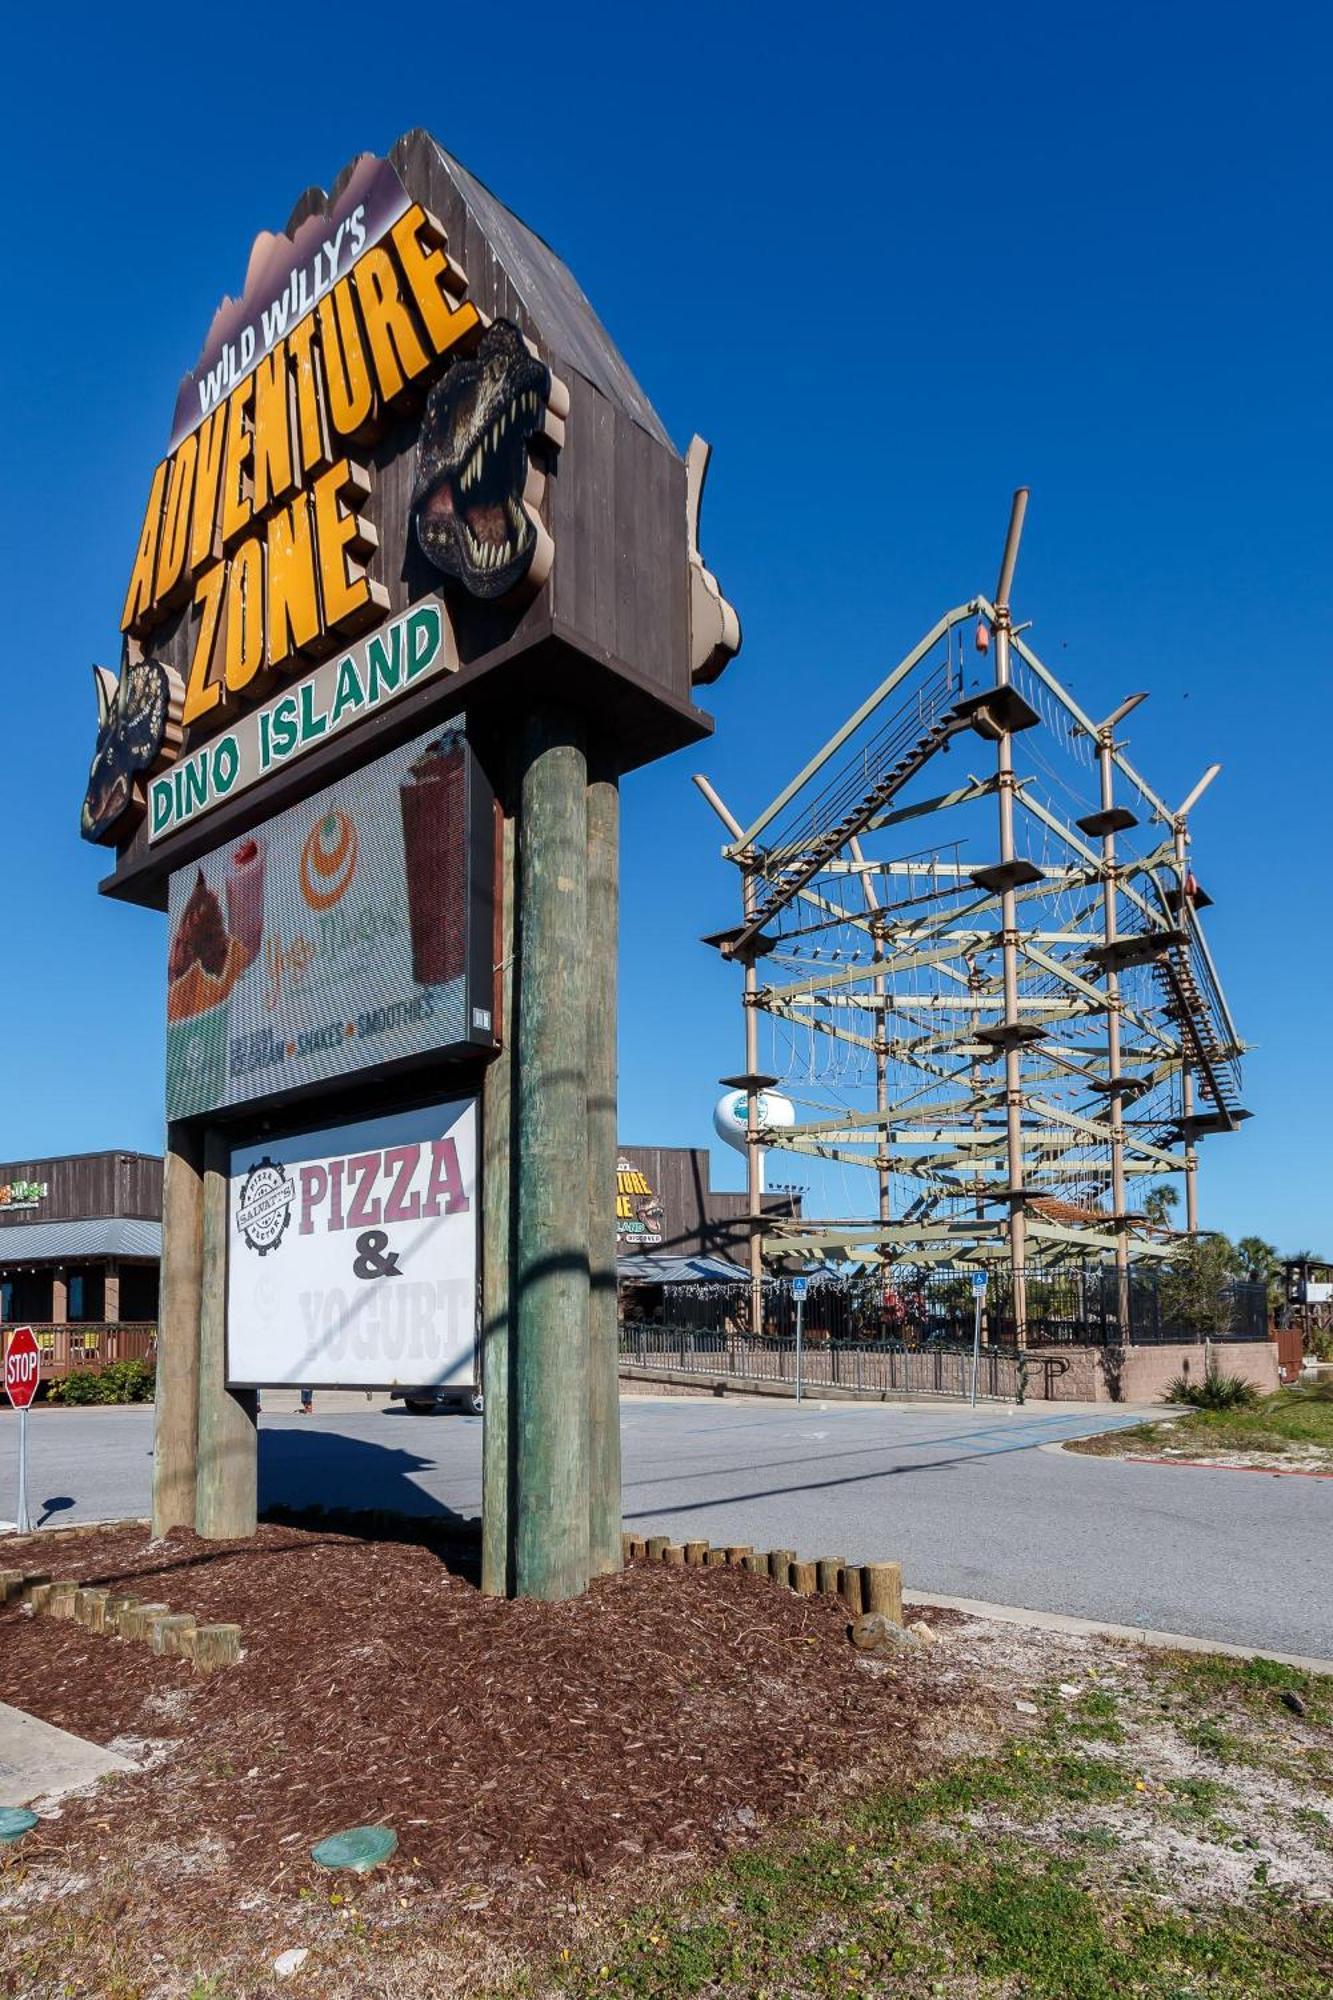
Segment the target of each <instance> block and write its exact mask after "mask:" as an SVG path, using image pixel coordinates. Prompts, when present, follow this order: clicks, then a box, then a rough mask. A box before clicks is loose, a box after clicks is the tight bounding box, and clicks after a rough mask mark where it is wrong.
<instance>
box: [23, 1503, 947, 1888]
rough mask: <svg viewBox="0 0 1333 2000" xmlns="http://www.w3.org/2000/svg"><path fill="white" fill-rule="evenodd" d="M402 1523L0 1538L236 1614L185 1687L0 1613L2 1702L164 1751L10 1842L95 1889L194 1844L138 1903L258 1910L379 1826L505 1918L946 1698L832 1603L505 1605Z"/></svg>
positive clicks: (676, 1850)
mask: <svg viewBox="0 0 1333 2000" xmlns="http://www.w3.org/2000/svg"><path fill="white" fill-rule="evenodd" d="M405 1532H407V1533H415V1538H414V1539H405V1540H395V1539H392V1538H385V1537H384V1536H383V1535H381V1536H380V1538H378V1539H368V1538H367V1539H363V1538H360V1537H358V1536H357V1535H354V1534H347V1533H339V1532H333V1531H330V1530H326V1529H319V1528H315V1529H307V1528H299V1527H292V1526H279V1525H267V1526H264V1527H261V1529H260V1531H259V1533H258V1535H257V1536H256V1537H255V1538H254V1540H253V1541H250V1542H241V1543H210V1542H203V1541H200V1540H199V1539H197V1538H196V1537H195V1536H193V1535H191V1534H187V1533H178V1534H174V1535H172V1536H171V1537H170V1538H169V1539H168V1540H166V1541H164V1542H160V1543H157V1544H153V1545H150V1544H149V1542H148V1538H147V1531H146V1530H145V1529H143V1528H134V1529H117V1530H109V1531H104V1532H99V1533H93V1534H77V1535H76V1534H70V1535H55V1534H51V1533H47V1534H44V1535H41V1536H40V1537H35V1538H33V1539H32V1540H30V1541H28V1542H17V1541H7V1542H6V1543H5V1545H4V1563H5V1565H6V1566H12V1567H15V1568H27V1569H37V1568H39V1567H40V1568H41V1569H42V1570H43V1571H45V1572H48V1573H50V1574H52V1575H55V1576H73V1577H77V1578H79V1579H80V1580H81V1581H84V1582H87V1583H92V1582H97V1583H101V1584H107V1585H113V1586H115V1585H123V1586H128V1587H130V1588H133V1589H135V1590H136V1591H138V1592H139V1594H140V1595H141V1596H149V1595H151V1596H152V1597H154V1598H160V1599H162V1600H163V1601H165V1602H167V1603H169V1604H170V1605H171V1606H172V1608H173V1609H180V1610H189V1611H193V1612H194V1613H196V1615H197V1616H198V1617H199V1618H200V1620H201V1622H202V1621H205V1620H207V1621H221V1620H235V1621H237V1622H239V1624H240V1625H241V1626H242V1628H243V1634H244V1640H243V1643H244V1647H245V1652H244V1656H243V1658H242V1660H241V1662H240V1663H239V1665H236V1666H233V1667H230V1668H227V1669H224V1670H223V1671H221V1672H219V1673H217V1674H215V1675H213V1676H211V1677H209V1678H205V1679H201V1678H199V1677H197V1676H196V1675H195V1674H194V1672H193V1670H192V1669H191V1668H190V1666H189V1665H188V1664H186V1663H185V1662H182V1661H177V1660H168V1659H163V1658H158V1657H156V1656H154V1655H153V1654H152V1653H151V1652H150V1651H149V1649H148V1648H147V1647H146V1646H141V1645H131V1644H126V1643H123V1642H121V1641H119V1640H117V1639H113V1638H106V1637H101V1636H96V1635H93V1634H91V1633H88V1632H86V1631H85V1630H83V1629H82V1628H81V1627H79V1626H77V1625H74V1624H70V1623H63V1622H57V1621H55V1620H51V1619H47V1618H34V1617H32V1616H31V1614H30V1613H28V1612H25V1611H21V1610H19V1609H18V1608H17V1607H16V1606H13V1605H11V1606H10V1607H8V1608H7V1609H6V1610H4V1611H3V1612H0V1700H4V1701H8V1702H12V1703H14V1704H15V1705H16V1706H18V1707H21V1708H25V1709H27V1710H28V1711H30V1712H31V1713H33V1714H36V1715H40V1716H42V1717H44V1718H45V1719H46V1720H47V1721H49V1722H53V1723H56V1724H58V1725H60V1726H61V1727H64V1728H67V1729H71V1730H74V1731H77V1732H78V1733H79V1734H81V1735H84V1736H88V1737H91V1738H93V1739H94V1740H95V1741H98V1742H101V1743H107V1742H109V1741H111V1740H113V1739H115V1738H118V1737H126V1736H130V1737H140V1738H148V1739H156V1740H161V1739H163V1738H167V1739H170V1740H171V1749H170V1754H169V1756H168V1757H167V1758H166V1759H165V1761H163V1762H162V1763H160V1764H159V1765H158V1766H157V1767H156V1768H154V1769H151V1770H145V1771H143V1772H140V1773H136V1774H135V1775H134V1776H131V1777H127V1778H125V1779H124V1780H120V1781H117V1782H115V1783H114V1784H113V1785H111V1786H110V1787H109V1788H108V1787H103V1788H101V1790H100V1791H99V1793H98V1795H97V1796H96V1797H95V1798H92V1799H89V1800H86V1801H85V1800H78V1799H68V1800H66V1801H65V1802H64V1804H63V1808H62V1812H61V1814H60V1817H59V1820H58V1821H56V1822H47V1823H46V1824H44V1825H43V1827H42V1828H41V1829H40V1830H39V1833H38V1834H35V1835H32V1836H30V1837H29V1841H28V1842H25V1843H24V1850H23V1852H24V1858H25V1859H26V1860H27V1861H29V1862H31V1861H33V1860H37V1859H39V1858H40V1859H41V1860H43V1861H46V1862H58V1863H61V1864H62V1865H67V1866H69V1867H72V1868H73V1867H77V1869H78V1870H79V1872H80V1874H81V1875H83V1876H85V1877H87V1876H92V1877H93V1878H95V1877H96V1872H97V1869H98V1866H99V1861H104V1860H105V1859H106V1858H107V1857H108V1856H109V1855H110V1854H112V1853H115V1852H117V1851H118V1852H120V1853H121V1854H122V1855H123V1853H124V1846H123V1842H124V1840H125V1838H126V1836H127V1835H128V1834H132V1835H133V1838H134V1840H135V1841H136V1842H143V1843H144V1844H145V1849H146V1850H148V1849H153V1850H155V1851H157V1852H159V1853H169V1852H171V1851H173V1850H176V1851H179V1852H180V1853H182V1854H187V1853H193V1854H195V1855H197V1854H198V1853H199V1851H200V1845H201V1843H203V1844H204V1845H205V1846H206V1848H207V1850H208V1852H209V1856H210V1859H209V1861H208V1866H207V1869H206V1870H205V1871H204V1872H203V1873H202V1874H201V1873H200V1872H199V1871H198V1868H197V1867H196V1868H193V1869H192V1868H190V1867H186V1868H183V1869H182V1870H180V1871H179V1873H178V1874H174V1875H172V1876H171V1877H170V1880H169V1883H159V1885H158V1887H157V1889H156V1892H155V1893H156V1895H157V1897H158V1898H159V1899H161V1898H163V1897H165V1898H167V1899H168V1900H169V1903H170V1905H171V1908H172V1911H173V1912H177V1913H179V1914H180V1915H182V1916H184V1915H186V1914H188V1913H190V1912H193V1913H194V1915H195V1916H196V1917H197V1918H198V1919H199V1921H201V1922H202V1921H204V1920H205V1918H206V1917H207V1914H208V1913H209V1911H210V1909H211V1910H214V1911H219V1912H220V1911H221V1909H222V1908H223V1906H224V1905H225V1904H226V1903H227V1902H228V1901H230V1903H231V1906H232V1908H233V1909H234V1908H235V1907H236V1898H237V1896H238V1895H241V1894H242V1893H243V1892H245V1891H253V1892H258V1893H259V1895H260V1897H261V1898H262V1900H263V1902H264V1903H265V1905H267V1906H270V1907H271V1906H272V1904H273V1902H274V1901H275V1900H276V1901H277V1902H278V1903H279V1904H282V1903H287V1901H288V1898H290V1897H295V1896H296V1895H297V1893H298V1892H299V1891H300V1890H302V1889H306V1890H307V1892H309V1891H310V1889H311V1887H312V1885H315V1887H316V1892H317V1893H318V1894H320V1895H322V1896H327V1893H328V1891H329V1888H330V1885H331V1878H330V1877H329V1876H327V1875H321V1874H320V1873H319V1872H318V1871H316V1870H315V1869H314V1868H313V1866H312V1864H311V1863H310V1861H309V1848H310V1846H311V1844H312V1843H313V1842H314V1841H316V1840H319V1839H320V1838H322V1837H323V1836H324V1835H326V1834H329V1833H332V1832H335V1831H337V1830H339V1829H341V1828H344V1827H349V1826H355V1825H359V1824H363V1823H366V1822H372V1821H382V1822H385V1823H387V1824H389V1825H390V1826H392V1827H394V1828H395V1830H396V1831H397V1833H398V1836H399V1841H400V1849H399V1855H398V1857H396V1860H395V1863H394V1864H393V1866H396V1867H400V1868H401V1869H402V1870H403V1871H409V1870H410V1875H411V1878H412V1884H413V1888H414V1895H415V1894H416V1893H418V1892H419V1891H421V1890H423V1889H424V1890H433V1891H435V1892H440V1891H444V1892H446V1893H447V1894H448V1896H449V1898H450V1900H451V1901H453V1899H455V1898H456V1899H457V1903H456V1905H455V1906H456V1907H462V1908H464V1909H466V1908H469V1907H471V1908H476V1909H479V1908H481V1907H483V1906H484V1905H486V1904H488V1903H489V1902H490V1901H491V1900H493V1899H494V1898H495V1897H496V1896H497V1895H498V1896H499V1897H500V1898H501V1900H502V1901H503V1902H507V1903H508V1904H509V1905H510V1906H511V1907H512V1906H513V1904H514V1902H515V1899H517V1901H519V1902H522V1901H523V1900H524V1894H523V1891H524V1888H525V1886H526V1888H528V1889H536V1890H538V1891H540V1892H541V1893H543V1894H546V1895H549V1894H552V1893H554V1892H555V1890H556V1889H557V1888H558V1886H559V1885H561V1884H563V1885H565V1887H566V1890H567V1891H568V1892H569V1893H575V1894H576V1893H578V1892H579V1890H580V1888H581V1887H582V1886H586V1885H587V1884H589V1883H591V1882H594V1881H597V1880H599V1879H602V1878H605V1877H607V1876H609V1875H611V1874H612V1873H614V1872H615V1871H616V1870H617V1868H618V1867H620V1866H621V1865H623V1864H625V1863H627V1862H628V1863H631V1864H633V1865H635V1866H636V1867H637V1866H640V1865H641V1864H642V1862H643V1861H644V1860H645V1859H653V1858H656V1859H660V1858H662V1857H667V1856H671V1855H676V1854H678V1855H681V1856H682V1857H684V1856H687V1855H688V1856H690V1857H705V1858H706V1857H708V1856H709V1855H712V1854H717V1853H718V1852H720V1851H723V1850H725V1849H727V1848H728V1847H731V1846H735V1845H737V1844H741V1843H744V1842H745V1841H747V1840H748V1839H751V1838H753V1837H754V1832H755V1830H756V1829H757V1828H758V1827H760V1826H762V1825H763V1824H764V1823H765V1822H768V1821H771V1820H773V1819H774V1818H777V1817H780V1816H785V1815H788V1814H790V1813H791V1812H792V1811H793V1810H794V1809H795V1808H797V1807H798V1806H799V1804H800V1802H801V1801H802V1800H803V1799H804V1798H806V1797H807V1795H809V1794H811V1793H812V1790H814V1789H815V1788H817V1787H818V1786H820V1785H821V1784H827V1783H828V1782H829V1781H830V1780H831V1779H832V1780H834V1781H836V1780H837V1778H838V1777H840V1776H844V1775H845V1774H846V1773H847V1772H848V1771H850V1770H853V1769H856V1768H858V1767H859V1768H865V1767H866V1766H867V1765H869V1764H879V1763H881V1762H882V1761H883V1760H884V1759H886V1758H888V1759H890V1760H891V1761H892V1762H893V1763H894V1765H895V1766H896V1767H897V1768H899V1769H904V1768H906V1767H908V1766H909V1765H910V1764H911V1763H912V1762H913V1753H912V1745H913V1740H914V1738H915V1737H916V1735H917V1734H918V1732H919V1730H920V1727H921V1723H922V1720H923V1717H924V1715H925V1713H926V1711H928V1710H929V1709H931V1708H933V1707H935V1706H938V1705H941V1704H942V1703H943V1701H944V1699H945V1695H944V1693H943V1691H938V1692H936V1691H934V1690H933V1676H932V1674H931V1673H930V1672H929V1670H928V1667H927V1666H926V1665H924V1664H923V1662H922V1660H921V1659H919V1658H918V1659H912V1660H908V1659H904V1660H903V1661H902V1662H901V1664H898V1663H894V1664H892V1665H891V1666H890V1668H889V1670H888V1671H886V1672H883V1673H880V1674H878V1675H873V1676H872V1675H870V1674H867V1673H866V1672H865V1671H864V1670H863V1669H862V1667H861V1666H860V1665H858V1660H857V1656H856V1654H855V1653H854V1652H853V1650H852V1648H851V1647H850V1646H849V1644H848V1643H847V1638H846V1619H845V1615H844V1614H843V1612H842V1611H841V1609H840V1607H839V1606H838V1605H837V1604H836V1603H834V1602H830V1601H828V1600H826V1599H818V1598H814V1599H807V1598H799V1597H796V1596H794V1595H793V1594H792V1593H790V1592H788V1591H785V1590H782V1589H779V1588H778V1587H777V1586H776V1585H774V1584H771V1583H769V1582H768V1581H767V1580H766V1579H764V1578H762V1577H756V1576H751V1575H748V1574H746V1573H744V1572H742V1571H738V1570H732V1569H721V1570H717V1569H710V1570H702V1569H699V1570H695V1569H669V1568H666V1567H664V1566H662V1565H657V1564H654V1565H651V1566H650V1565H648V1564H646V1563H636V1564H634V1565H632V1566H631V1567H630V1568H628V1569H627V1570H625V1571H624V1572H623V1573H622V1574H621V1575H618V1576H614V1577H608V1578H604V1579H602V1580H601V1581H600V1582H598V1583H596V1584H594V1586H593V1587H592V1589H590V1590H589V1591H588V1592H587V1594H586V1595H585V1596H583V1597H581V1598H578V1599H575V1600H574V1601H572V1602H570V1603H568V1604H561V1605H539V1604H533V1603H526V1602H517V1603H506V1602H502V1601H499V1600H495V1599H490V1598H485V1597H483V1596H481V1594H480V1593H479V1591H478V1590H477V1589H476V1588H475V1587H474V1585H473V1584H472V1583H471V1582H470V1581H468V1580H467V1577H466V1575H464V1574H459V1573H458V1572H459V1570H460V1569H462V1570H464V1571H465V1570H466V1569H467V1566H468V1565H467V1561H466V1559H464V1560H462V1561H460V1560H459V1556H458V1550H457V1548H456V1547H454V1548H451V1547H449V1546H447V1545H445V1544H440V1545H432V1544H431V1542H430V1540H429V1538H428V1535H426V1534H425V1533H424V1531H411V1530H407V1531H405ZM949 1695H950V1697H951V1698H952V1700H953V1701H956V1700H957V1698H958V1690H957V1687H956V1685H955V1686H954V1687H953V1688H951V1689H950V1690H949ZM18 1853H19V1850H14V1854H15V1856H17V1855H18ZM4 1865H9V1864H8V1863H6V1864H4ZM390 1873H391V1871H381V1875H382V1876H386V1875H388V1874H390ZM380 1879H381V1878H379V1877H377V1878H376V1880H377V1881H378V1880H380ZM394 1886H395V1888H396V1887H398V1886H400V1885H398V1884H395V1885H394ZM241 1907H244V1904H243V1903H242V1905H241ZM157 1915H158V1918H159V1920H163V1919H165V1918H167V1916H168V1911H167V1909H166V1908H165V1907H163V1904H162V1902H161V1901H159V1903H158V1909H157Z"/></svg>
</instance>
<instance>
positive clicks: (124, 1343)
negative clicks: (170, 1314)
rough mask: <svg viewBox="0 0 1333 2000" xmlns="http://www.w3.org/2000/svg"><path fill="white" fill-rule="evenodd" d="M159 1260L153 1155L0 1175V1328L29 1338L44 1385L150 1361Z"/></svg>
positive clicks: (24, 1164) (4, 1168)
mask: <svg viewBox="0 0 1333 2000" xmlns="http://www.w3.org/2000/svg"><path fill="white" fill-rule="evenodd" d="M161 1256H162V1162H161V1160H160V1159H159V1158H158V1157H156V1156H155V1155H153V1154H148V1153H121V1152H113V1153H75V1154H68V1155H65V1156H64V1157H62V1158H59V1159H47V1160H16V1161H10V1162H9V1163H8V1164H6V1165H0V1325H3V1326H11V1325H15V1324H19V1325H26V1326H31V1327H32V1328H33V1330H34V1332H35V1333H36V1334H37V1337H38V1340H39V1342H40V1344H41V1345H42V1348H43V1350H44V1354H43V1375H44V1376H45V1377H47V1378H49V1377H51V1376H53V1375H56V1376H58V1375H63V1374H66V1373H68V1371H69V1370H70V1368H73V1367H84V1366H92V1367H97V1366H103V1365H105V1363H107V1362H108V1361H117V1360H130V1359H138V1358H141V1357H146V1356H147V1355H149V1354H150V1353H151V1352H152V1349H153V1346H154V1342H155V1338H156V1332H157V1308H158V1266H159V1263H160V1261H161Z"/></svg>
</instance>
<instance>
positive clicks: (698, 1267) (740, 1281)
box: [616, 1257, 750, 1285]
mask: <svg viewBox="0 0 1333 2000" xmlns="http://www.w3.org/2000/svg"><path fill="white" fill-rule="evenodd" d="M616 1277H617V1279H618V1280H619V1282H620V1283H621V1284H622V1285H701V1284H709V1285H723V1284H731V1285H748V1284H749V1282H750V1274H749V1272H748V1271H743V1270H742V1269H741V1267H740V1265H739V1264H729V1263H728V1262H727V1260H726V1258H725V1257H619V1258H617V1259H616Z"/></svg>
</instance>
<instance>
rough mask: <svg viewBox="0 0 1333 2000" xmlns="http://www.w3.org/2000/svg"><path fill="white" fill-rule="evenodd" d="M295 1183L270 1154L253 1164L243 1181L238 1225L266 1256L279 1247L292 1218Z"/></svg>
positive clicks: (237, 1208)
mask: <svg viewBox="0 0 1333 2000" xmlns="http://www.w3.org/2000/svg"><path fill="white" fill-rule="evenodd" d="M295 1199H296V1183H295V1182H294V1181H292V1180H289V1179H288V1177H287V1175H286V1174H285V1173H284V1172H283V1170H282V1168H281V1167H280V1166H279V1165H278V1163H277V1161H276V1160H270V1159H269V1158H268V1156H267V1154H266V1155H265V1156H264V1158H263V1159H262V1160H259V1161H257V1162H256V1163H255V1165H254V1166H253V1167H251V1169H250V1171H249V1173H248V1174H247V1175H246V1177H245V1179H244V1180H243V1181H242V1183H241V1198H240V1200H239V1202H238V1203H237V1205H236V1227H237V1228H238V1229H239V1230H240V1232H241V1235H242V1236H243V1237H244V1239H245V1241H246V1243H247V1244H248V1245H249V1247H250V1249H251V1250H255V1251H257V1252H258V1253H259V1255H260V1256H261V1257H267V1255H268V1253H269V1251H270V1250H276V1249H277V1247H278V1245H279V1244H280V1243H281V1241H282V1239H283V1235H284V1234H285V1232H286V1228H287V1224H288V1223H289V1222H290V1221H291V1219H292V1203H293V1202H294V1201H295Z"/></svg>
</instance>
